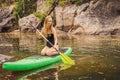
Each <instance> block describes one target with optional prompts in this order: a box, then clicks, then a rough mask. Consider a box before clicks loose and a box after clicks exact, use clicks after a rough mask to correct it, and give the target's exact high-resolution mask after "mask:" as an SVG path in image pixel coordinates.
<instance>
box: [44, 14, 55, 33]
mask: <svg viewBox="0 0 120 80" xmlns="http://www.w3.org/2000/svg"><path fill="white" fill-rule="evenodd" d="M49 19H51V25H48V20H49ZM52 32H53V22H52V17H51V16H47V17H46V18H45V21H44V25H43V28H42V33H43V34H50V33H52Z"/></svg>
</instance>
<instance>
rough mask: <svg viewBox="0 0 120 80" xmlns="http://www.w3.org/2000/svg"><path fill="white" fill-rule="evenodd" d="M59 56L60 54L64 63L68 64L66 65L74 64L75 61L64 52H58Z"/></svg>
mask: <svg viewBox="0 0 120 80" xmlns="http://www.w3.org/2000/svg"><path fill="white" fill-rule="evenodd" d="M60 56H61V58H62V61H63V63H64V64H68V65H74V64H75V62H74V61H73V60H72V59H71V58H70V57H68V56H67V55H65V54H64V53H61V52H60Z"/></svg>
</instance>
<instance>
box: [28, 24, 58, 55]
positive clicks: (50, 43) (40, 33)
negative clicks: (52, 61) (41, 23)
mask: <svg viewBox="0 0 120 80" xmlns="http://www.w3.org/2000/svg"><path fill="white" fill-rule="evenodd" d="M29 24H30V25H31V26H32V27H33V28H34V29H35V30H36V31H37V32H38V33H39V34H40V35H41V36H42V37H43V38H44V39H45V40H46V41H47V42H48V43H49V44H50V45H51V46H52V47H53V48H54V49H55V50H56V51H57V52H58V53H60V52H59V50H57V49H56V48H55V47H54V45H53V44H52V43H51V42H50V41H49V40H48V39H47V38H46V37H45V36H44V35H43V34H42V33H41V32H40V31H39V30H38V29H36V28H35V27H34V26H33V25H32V24H31V23H29Z"/></svg>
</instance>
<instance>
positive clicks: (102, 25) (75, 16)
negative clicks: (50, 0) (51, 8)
mask: <svg viewBox="0 0 120 80" xmlns="http://www.w3.org/2000/svg"><path fill="white" fill-rule="evenodd" d="M119 4H120V1H119V0H93V1H91V2H90V3H85V4H82V5H81V6H73V5H72V6H66V7H57V8H56V10H55V12H56V22H57V23H56V24H57V27H58V29H64V31H66V32H68V33H70V34H92V35H93V34H94V35H117V34H118V35H119V34H120V5H119Z"/></svg>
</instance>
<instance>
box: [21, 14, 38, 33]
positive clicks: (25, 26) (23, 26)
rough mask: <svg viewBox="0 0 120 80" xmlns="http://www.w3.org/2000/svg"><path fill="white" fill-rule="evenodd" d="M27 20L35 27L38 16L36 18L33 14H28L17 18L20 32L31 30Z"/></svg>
mask: <svg viewBox="0 0 120 80" xmlns="http://www.w3.org/2000/svg"><path fill="white" fill-rule="evenodd" d="M28 22H30V23H31V24H32V25H33V26H35V27H37V24H38V22H39V18H37V17H36V16H35V15H34V14H31V15H29V16H26V17H23V18H21V19H19V27H20V29H21V32H32V31H33V29H32V26H31V25H30V24H29V23H28Z"/></svg>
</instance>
